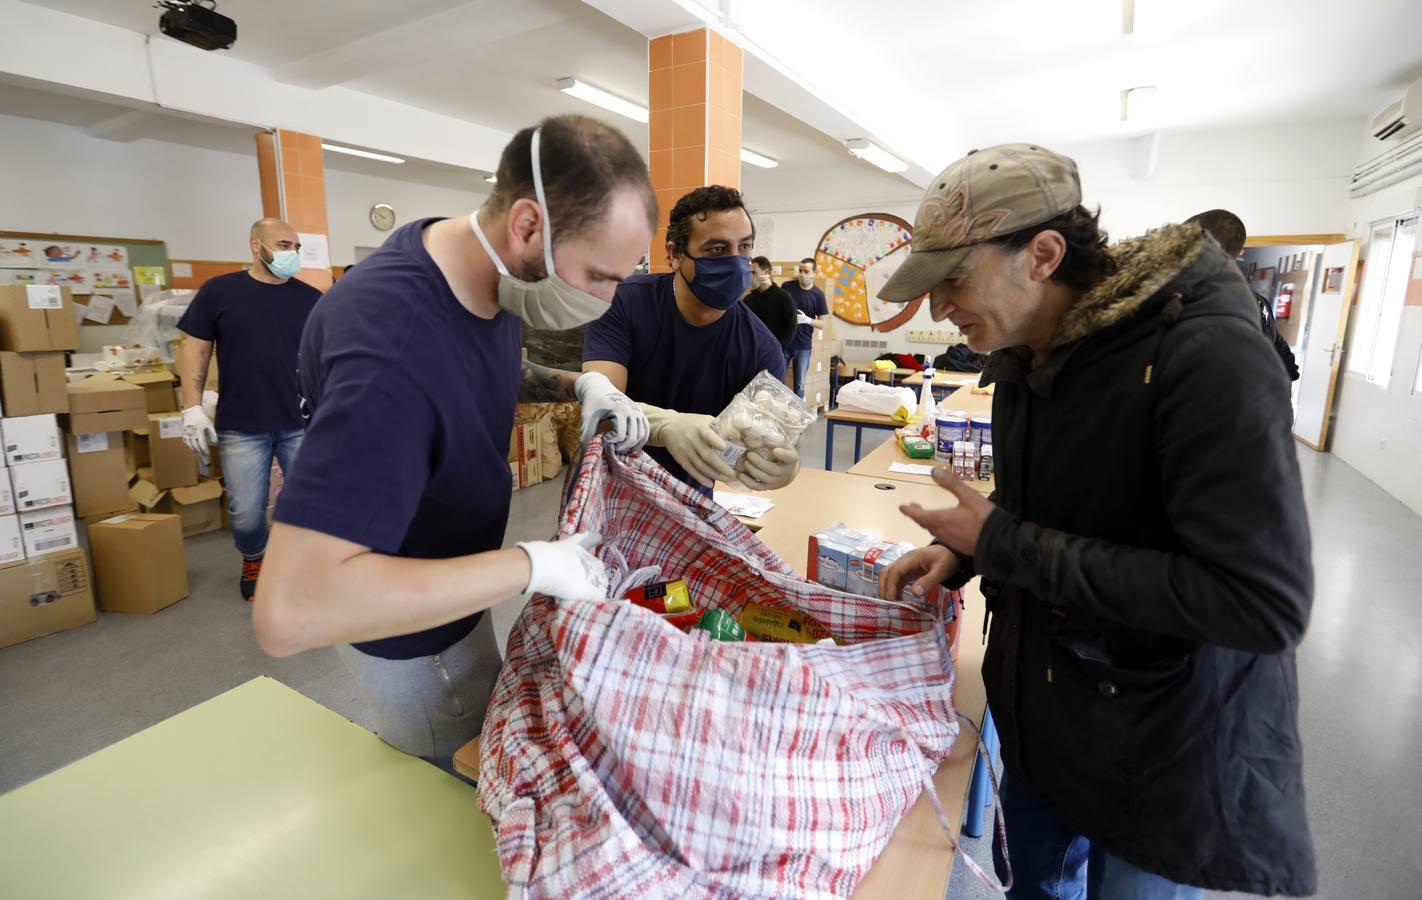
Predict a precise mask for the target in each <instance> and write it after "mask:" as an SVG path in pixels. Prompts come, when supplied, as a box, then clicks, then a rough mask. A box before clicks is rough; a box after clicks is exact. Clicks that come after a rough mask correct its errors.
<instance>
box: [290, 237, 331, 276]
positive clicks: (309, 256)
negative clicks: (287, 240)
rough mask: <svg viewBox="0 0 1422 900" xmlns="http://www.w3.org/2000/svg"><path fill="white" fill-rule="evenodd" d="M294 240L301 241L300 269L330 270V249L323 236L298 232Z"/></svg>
mask: <svg viewBox="0 0 1422 900" xmlns="http://www.w3.org/2000/svg"><path fill="white" fill-rule="evenodd" d="M296 239H297V240H299V241H301V268H303V269H329V268H331V248H330V244H328V243H327V241H326V236H325V235H324V234H304V233H301V232H298V233H297V235H296Z"/></svg>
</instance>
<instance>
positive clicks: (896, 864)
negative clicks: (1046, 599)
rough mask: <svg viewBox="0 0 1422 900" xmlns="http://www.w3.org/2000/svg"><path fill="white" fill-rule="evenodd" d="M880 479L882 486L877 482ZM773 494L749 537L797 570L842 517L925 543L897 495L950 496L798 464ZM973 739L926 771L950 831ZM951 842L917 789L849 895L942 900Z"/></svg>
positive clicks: (968, 695)
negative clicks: (816, 538) (813, 543)
mask: <svg viewBox="0 0 1422 900" xmlns="http://www.w3.org/2000/svg"><path fill="white" fill-rule="evenodd" d="M880 484H883V485H885V486H887V487H888V490H880V489H879V488H878V487H877V485H880ZM766 496H768V497H770V498H771V499H772V500H774V501H775V507H774V508H772V509H771V510H770V511H769V512H767V513H766V514H765V516H764V517H763V518H762V519H761V520H760V523H759V524H760V525H761V528H760V531H758V532H757V533H756V534H757V537H759V538H760V539H761V540H763V541H764V542H765V543H766V545H767V546H768V547H770V549H772V550H774V551H775V552H776V553H778V554H779V555H780V556H781V557H782V558H783V559H784V560H785V561H786V562H787V563H788V564H789V565H790V566H791V568H793V569H794V570H795V571H796V572H798V573H800V575H801V576H802V577H803V576H804V575H805V572H806V564H807V562H808V561H809V537H810V534H811V533H812V532H815V531H818V530H819V529H821V528H824V527H826V526H828V525H833V524H835V523H837V522H844V523H845V524H846V525H849V526H851V527H853V528H857V529H861V530H864V531H870V532H872V533H874V534H876V535H878V536H879V537H882V538H884V539H886V540H893V541H913V542H914V543H919V544H922V543H927V541H928V534H927V532H925V531H924V530H923V529H921V528H919V527H918V526H917V525H916V524H914V523H913V522H912V521H911V520H909V519H907V518H905V517H904V515H903V514H902V513H900V512H899V510H898V507H899V504H900V503H912V502H915V501H917V502H919V503H925V504H927V503H929V502H932V503H933V504H935V505H937V506H940V507H941V506H951V505H952V504H953V502H954V501H953V498H952V497H951V496H950V495H947V493H946V492H945V491H944V490H943V489H942V488H940V487H938V486H937V485H931V486H923V485H915V484H907V483H904V482H889V481H885V482H876V481H874V480H873V479H869V478H865V477H863V476H859V475H849V474H848V473H844V472H822V471H819V470H817V469H804V470H802V471H801V472H800V474H799V476H797V477H796V479H795V480H794V481H793V482H791V483H790V484H789V485H786V486H785V487H783V488H781V489H779V490H777V491H768V492H767V493H766ZM966 601H967V602H966V607H967V608H966V609H965V610H964V612H963V621H962V625H961V627H960V634H961V637H960V639H959V647H958V668H957V683H956V687H955V689H954V697H955V699H956V702H957V705H958V708H959V709H960V710H962V712H963V713H964V714H966V715H968V716H970V717H971V718H972V719H973V720H974V721H976V722H979V723H981V722H982V720H983V718H984V712H985V710H986V709H987V695H986V693H985V692H984V690H983V679H982V658H983V646H982V640H981V635H982V630H983V599H982V595H981V594H980V593H979V592H978V590H977V586H976V583H974V584H973V585H970V586H969V588H968V589H967V597H966ZM976 749H977V747H976V743H975V740H974V737H973V735H972V730H971V729H969V728H967V727H964V728H963V729H962V731H961V732H960V734H959V738H958V742H957V744H956V745H954V747H953V752H952V754H950V755H949V757H948V759H947V760H946V761H944V763H943V765H942V766H940V767H939V769H938V771H937V772H936V773H935V774H934V776H933V783H934V786H935V787H936V788H937V790H938V798H939V802H941V803H942V804H943V810H944V812H946V813H947V815H948V820H949V821H950V822H952V823H953V827H954V834H955V836H956V834H957V833H958V830H959V828H960V826H961V823H962V821H963V817H964V812H965V805H966V803H967V799H968V792H969V788H970V786H971V783H972V779H973V773H974V763H975V761H976ZM454 766H455V769H456V770H458V771H459V772H461V773H463V774H464V775H466V776H468V777H470V778H478V776H479V742H478V741H477V740H475V741H470V742H469V743H468V744H466V745H465V746H464V747H462V748H461V749H460V750H459V752H458V753H456V754H455V755H454ZM953 863H954V854H953V849H952V845H951V844H949V842H948V838H947V836H945V835H944V834H943V829H942V828H941V826H940V825H939V824H938V816H937V814H936V813H935V812H934V810H933V804H932V802H931V801H930V800H929V799H928V797H927V795H923V796H920V797H919V799H918V802H917V803H915V804H914V805H913V807H912V808H911V809H910V810H909V812H908V814H907V815H905V816H904V818H903V819H902V820H901V821H900V822H899V825H898V828H896V829H895V830H894V834H893V836H892V837H891V838H890V839H889V843H888V845H887V846H885V848H884V852H883V853H882V854H880V856H879V859H878V860H877V861H876V862H875V863H874V865H873V867H872V868H871V869H870V870H869V874H868V875H866V876H865V878H864V880H863V881H862V882H860V884H859V887H858V888H857V889H856V890H855V892H854V896H855V897H856V898H861V900H880V898H883V900H943V897H944V896H945V895H946V894H947V891H948V879H949V876H950V875H951V874H952V871H953Z"/></svg>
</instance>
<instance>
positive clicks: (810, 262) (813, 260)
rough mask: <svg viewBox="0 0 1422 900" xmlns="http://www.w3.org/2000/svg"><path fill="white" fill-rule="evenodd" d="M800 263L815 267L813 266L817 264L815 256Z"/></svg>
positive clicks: (808, 257)
mask: <svg viewBox="0 0 1422 900" xmlns="http://www.w3.org/2000/svg"><path fill="white" fill-rule="evenodd" d="M800 262H801V263H809V264H810V265H812V266H813V265H814V264H815V258H814V257H813V256H807V257H805V258H804V259H802V260H800Z"/></svg>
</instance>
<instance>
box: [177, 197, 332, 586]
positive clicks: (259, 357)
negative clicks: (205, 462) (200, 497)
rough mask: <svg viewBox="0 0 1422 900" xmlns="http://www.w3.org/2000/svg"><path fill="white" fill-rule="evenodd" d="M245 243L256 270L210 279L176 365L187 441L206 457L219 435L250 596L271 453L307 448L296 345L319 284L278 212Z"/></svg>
mask: <svg viewBox="0 0 1422 900" xmlns="http://www.w3.org/2000/svg"><path fill="white" fill-rule="evenodd" d="M247 243H248V246H249V248H250V250H251V251H252V268H251V269H249V270H247V271H245V272H233V273H231V274H230V275H219V276H218V277H216V278H212V279H210V280H208V282H207V283H206V284H204V285H203V286H202V287H201V288H199V289H198V292H197V296H196V297H194V298H193V302H192V304H191V305H189V306H188V309H187V312H185V313H183V317H182V318H181V319H179V320H178V328H179V330H181V331H183V332H184V333H186V334H187V336H188V339H187V340H186V341H185V342H184V343H183V358H182V361H181V363H180V374H181V376H182V392H183V440H185V441H187V443H188V446H189V447H191V448H192V450H193V452H194V453H196V454H197V455H198V457H199V458H201V459H206V458H207V453H208V445H209V444H210V443H211V442H212V441H213V440H216V441H217V450H218V452H219V453H220V454H221V455H222V472H223V476H224V477H225V478H226V480H227V509H228V512H229V513H230V514H231V517H232V540H233V542H234V543H235V544H236V545H237V552H238V553H241V554H242V575H241V578H240V579H239V581H238V588H239V589H240V590H241V592H242V597H243V598H244V599H246V600H251V599H252V595H253V594H254V593H255V592H256V589H257V575H258V573H260V572H261V568H262V555H263V554H264V553H265V552H266V549H267V495H268V490H269V488H270V483H269V482H270V480H271V471H272V459H273V458H275V459H276V460H277V462H278V463H280V464H281V471H282V474H283V475H289V474H291V465H292V462H293V460H295V459H296V451H297V448H299V447H300V446H301V433H302V425H303V423H302V420H301V411H300V409H299V404H298V395H297V386H296V351H297V345H298V344H299V343H300V342H301V329H302V328H303V327H305V325H306V317H307V316H309V315H311V310H312V309H313V308H315V306H316V301H317V300H319V299H321V292H320V291H318V290H316V289H315V288H314V287H312V286H311V285H309V284H307V283H306V282H304V281H299V280H297V278H296V277H295V276H296V273H297V272H299V271H301V256H300V250H301V244H300V242H299V241H298V239H297V236H296V231H295V230H294V229H293V228H292V227H291V226H290V225H288V224H286V223H285V222H283V221H282V220H281V219H261V220H260V221H258V222H256V223H255V224H254V225H253V226H252V230H251V232H250V233H249V235H248V242H247ZM214 343H216V345H217V363H218V368H219V369H220V370H221V372H222V390H221V391H219V392H218V395H217V423H216V424H215V425H214V424H213V422H212V420H211V419H209V418H208V414H207V412H206V411H204V410H203V407H202V388H203V385H204V384H206V383H207V370H208V366H209V365H210V364H211V362H212V347H213V344H214Z"/></svg>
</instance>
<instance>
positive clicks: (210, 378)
mask: <svg viewBox="0 0 1422 900" xmlns="http://www.w3.org/2000/svg"><path fill="white" fill-rule="evenodd" d="M187 339H188V336H187V335H186V334H183V333H182V332H181V331H180V332H178V337H177V338H176V339H175V340H172V341H169V342H168V349H169V351H170V352H171V353H172V354H173V361H174V363H175V364H177V365H181V364H182V361H183V344H184V343H186V342H187ZM202 389H203V392H204V393H206V392H207V391H215V390H217V389H218V381H217V353H216V352H215V348H214V352H213V354H212V360H211V362H209V363H208V364H207V381H205V382H203V385H202Z"/></svg>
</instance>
